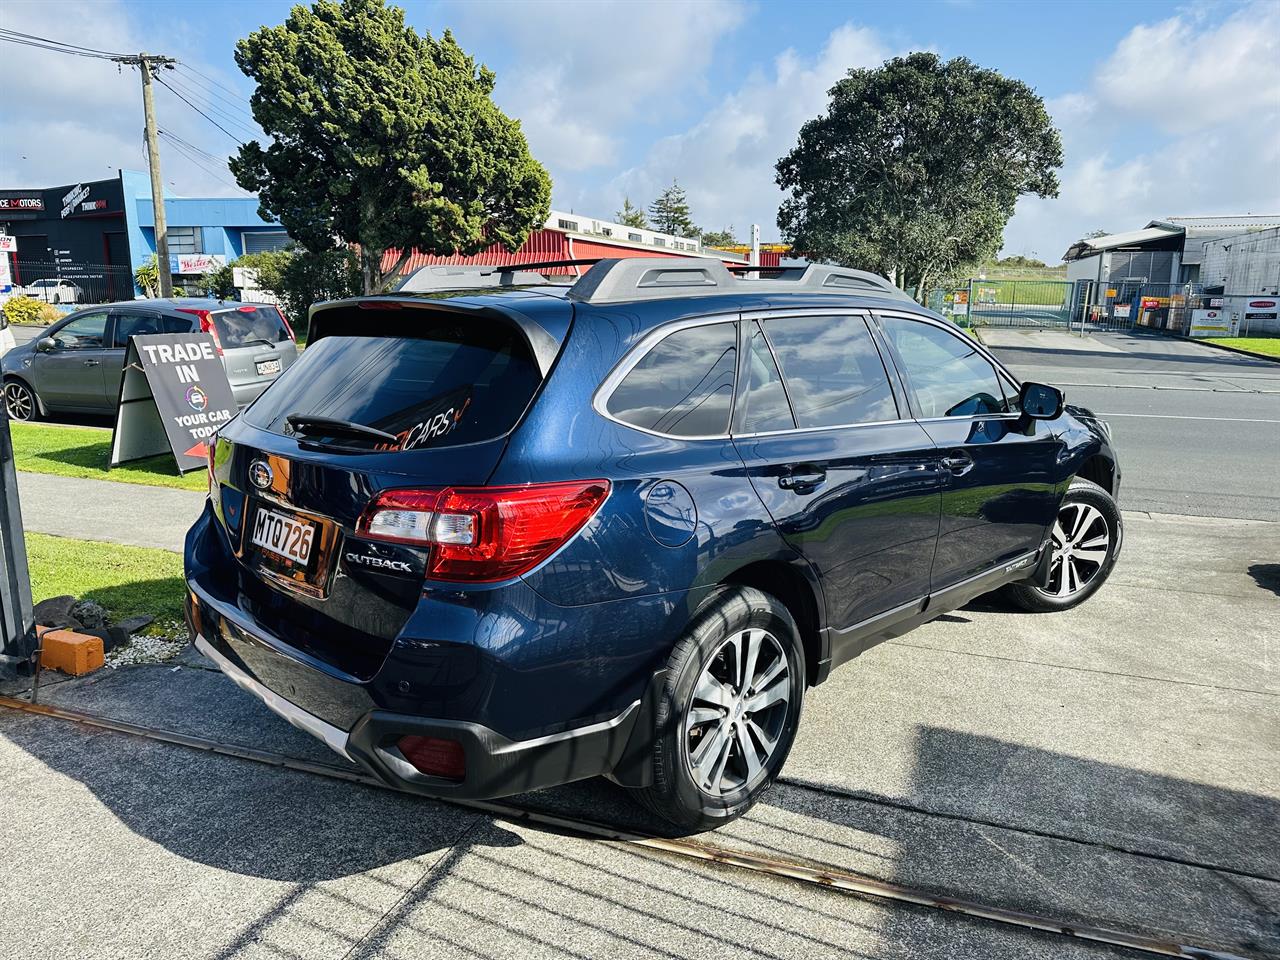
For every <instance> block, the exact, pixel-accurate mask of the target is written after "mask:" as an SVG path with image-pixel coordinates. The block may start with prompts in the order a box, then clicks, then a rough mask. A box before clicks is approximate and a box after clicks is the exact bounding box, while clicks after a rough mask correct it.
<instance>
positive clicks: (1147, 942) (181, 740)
mask: <svg viewBox="0 0 1280 960" xmlns="http://www.w3.org/2000/svg"><path fill="white" fill-rule="evenodd" d="M0 707H7V708H9V709H12V710H18V711H22V712H24V713H32V714H36V715H39V716H44V717H50V718H53V719H57V720H65V721H70V722H73V723H78V724H82V725H84V726H89V727H94V728H97V729H101V730H109V731H111V732H113V733H118V734H125V735H129V736H134V737H142V738H144V739H147V740H154V741H158V742H160V743H168V744H172V745H176V746H181V747H187V748H189V749H192V750H200V751H204V752H206V753H214V754H220V755H222V756H228V757H236V758H238V759H241V760H251V761H253V762H255V763H263V764H267V765H268V766H273V767H281V768H283V769H287V770H295V771H298V772H301V773H309V774H313V775H316V776H322V777H328V778H330V779H335V780H345V781H348V782H351V783H359V784H362V785H365V786H372V787H379V788H381V789H384V790H394V788H392V787H389V786H387V785H386V784H384V783H382V782H381V781H379V780H376V779H375V778H373V777H371V776H368V775H367V774H364V773H360V772H357V771H353V770H350V769H344V768H342V767H338V766H334V765H332V764H327V763H320V762H317V761H311V760H300V759H297V758H295V757H289V756H286V755H284V754H280V753H274V752H272V751H268V750H259V749H257V748H254V747H245V746H240V745H237V744H228V743H221V742H219V741H216V740H209V739H206V738H204V737H195V736H191V735H189V734H185V733H179V732H176V731H171V730H162V729H159V728H156V727H149V726H145V725H142V724H136V723H130V722H128V721H125V720H117V719H114V718H112V717H101V716H96V715H94V714H88V713H81V712H79V711H76V710H66V709H63V708H61V707H53V706H47V705H45V704H35V703H28V702H26V701H25V700H18V699H15V698H13V697H5V696H0ZM439 802H442V803H448V804H451V805H453V806H458V807H464V808H467V809H471V810H478V811H481V812H484V813H488V814H490V815H492V816H495V817H499V818H501V819H504V820H507V821H510V822H513V823H530V824H536V825H538V826H543V827H549V828H552V829H556V830H564V831H567V832H571V833H575V834H578V835H580V836H584V837H590V838H592V839H597V840H610V841H614V842H618V843H626V844H630V845H633V846H638V847H646V848H648V849H650V850H658V851H662V852H664V853H668V854H673V855H675V856H680V857H685V858H687V859H692V860H701V861H704V862H711V863H718V864H722V865H725V866H729V867H734V868H737V869H741V870H747V871H750V872H752V873H760V874H766V875H769V876H773V877H780V878H783V879H788V880H793V881H797V882H800V883H805V884H811V885H814V886H819V887H826V888H827V889H829V890H838V891H840V892H841V893H847V894H855V895H860V896H868V897H875V898H877V899H881V900H889V901H892V902H895V903H910V904H914V905H916V906H921V907H926V908H929V909H933V910H943V911H946V912H949V913H957V914H960V915H962V916H966V917H971V918H975V919H979V920H988V921H992V922H995V923H1001V924H1005V925H1007V926H1012V927H1018V928H1021V929H1024V930H1035V931H1039V932H1041V933H1049V934H1054V935H1058V936H1062V937H1066V938H1070V939H1073V940H1081V941H1085V942H1088V943H1096V944H1105V945H1108V946H1117V947H1123V948H1127V949H1129V950H1134V951H1137V952H1139V953H1144V954H1148V955H1152V956H1159V957H1184V958H1194V960H1254V958H1252V957H1250V956H1248V955H1243V954H1237V953H1231V952H1228V951H1223V950H1217V949H1213V948H1209V947H1201V946H1195V945H1192V944H1184V943H1176V942H1173V941H1170V940H1168V939H1166V938H1162V937H1159V936H1152V935H1146V934H1136V933H1129V932H1127V931H1124V930H1118V929H1114V928H1110V927H1104V926H1097V925H1081V924H1076V923H1070V922H1065V921H1062V920H1057V919H1054V918H1052V917H1046V916H1041V915H1038V914H1033V913H1026V912H1023V911H1020V910H1009V909H1006V908H1004V907H998V906H992V905H989V904H984V903H981V902H979V901H976V900H968V899H963V898H956V897H940V896H937V895H936V894H933V893H929V892H927V891H924V890H919V889H916V888H912V887H907V886H903V885H901V884H896V883H888V882H886V881H883V880H877V879H875V878H873V877H868V876H864V875H862V874H858V873H853V872H850V871H847V870H843V869H841V868H838V867H834V866H823V867H812V866H806V865H804V864H799V863H792V862H789V861H786V860H780V859H777V858H774V857H762V856H758V855H756V854H751V853H744V852H741V851H736V850H729V849H726V848H724V847H719V846H716V845H714V844H709V843H703V842H701V841H698V840H681V839H669V838H666V837H651V836H645V835H643V834H638V833H633V832H631V831H627V830H620V829H618V828H616V827H613V826H610V825H609V824H605V823H597V822H594V821H590V820H579V819H576V818H573V817H562V816H558V815H556V814H552V813H544V812H541V811H537V810H529V809H526V808H524V807H518V806H514V805H512V804H507V803H500V802H496V801H475V800H440V801H439Z"/></svg>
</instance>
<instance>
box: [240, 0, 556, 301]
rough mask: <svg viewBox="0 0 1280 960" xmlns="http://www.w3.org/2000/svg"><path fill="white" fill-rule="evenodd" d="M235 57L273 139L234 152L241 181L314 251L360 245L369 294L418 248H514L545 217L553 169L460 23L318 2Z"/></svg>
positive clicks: (257, 36)
mask: <svg viewBox="0 0 1280 960" xmlns="http://www.w3.org/2000/svg"><path fill="white" fill-rule="evenodd" d="M236 63H237V64H238V65H239V67H240V69H241V70H242V71H243V72H244V73H245V74H246V75H247V76H249V77H251V78H252V79H253V80H255V81H256V82H257V85H258V86H257V89H256V90H255V91H254V94H253V97H252V99H251V101H250V103H251V106H252V109H253V117H254V119H255V120H256V121H257V122H258V125H259V126H261V127H262V129H263V130H264V131H266V133H267V135H268V136H269V137H270V141H269V143H268V145H267V146H265V147H264V146H263V145H262V144H260V143H258V142H257V141H256V140H254V141H251V142H249V143H247V144H245V145H244V146H242V147H241V148H240V150H239V152H238V153H237V154H236V155H235V156H233V157H232V158H231V159H230V167H231V171H232V173H233V174H235V177H236V182H237V183H239V184H240V186H242V187H244V188H245V189H246V190H253V191H257V192H258V193H259V197H260V200H261V210H262V213H263V214H264V215H265V216H274V217H277V218H279V220H280V222H281V223H283V224H284V225H285V227H287V228H288V230H289V233H290V235H291V236H293V237H295V238H297V240H299V241H300V242H301V243H302V244H303V246H305V247H306V248H307V249H308V250H310V251H312V252H314V253H324V252H326V251H328V250H330V249H331V248H332V246H333V242H334V238H335V237H337V238H339V239H341V240H343V241H345V242H347V243H351V244H357V245H358V247H359V258H360V267H361V275H362V283H363V287H364V291H365V292H366V293H373V292H377V291H379V290H382V289H385V288H386V287H388V286H389V285H390V283H391V282H392V281H393V280H394V279H395V278H396V277H397V276H398V275H399V272H400V270H401V269H402V268H403V266H404V264H405V262H406V260H407V259H408V257H409V255H410V252H411V250H412V249H413V248H417V249H418V250H421V251H424V252H427V253H433V254H441V255H450V254H455V253H457V254H472V253H475V252H477V251H479V250H482V249H484V248H485V247H487V246H489V245H490V244H492V243H495V242H496V243H500V244H502V246H504V247H505V248H507V249H508V250H513V251H514V250H516V249H517V248H518V247H519V246H520V245H521V244H522V243H524V241H525V240H526V239H527V238H528V236H529V233H530V231H531V230H533V229H534V228H535V227H537V226H540V225H541V224H542V223H543V222H544V221H545V220H546V217H547V213H548V211H549V209H550V199H551V178H550V177H549V176H548V175H547V171H546V170H545V169H544V168H543V167H542V165H541V164H539V163H538V162H537V161H536V160H534V158H533V156H532V155H531V154H530V153H529V146H528V144H527V143H526V142H525V138H524V134H523V133H522V132H521V130H520V124H519V123H518V122H517V121H515V120H512V119H510V118H509V117H507V116H506V115H505V114H503V113H502V111H501V110H499V109H498V108H497V106H496V105H495V104H494V102H493V99H492V93H493V85H494V74H493V72H492V71H490V70H489V69H487V68H486V67H483V66H477V64H476V62H475V60H474V59H473V58H472V57H470V56H468V55H467V54H466V53H465V52H464V51H463V50H462V48H461V47H459V46H458V44H457V42H456V41H455V40H454V38H453V35H452V34H451V33H450V32H449V31H445V33H444V35H443V36H442V37H440V38H439V39H437V38H435V37H433V36H431V35H430V34H427V35H425V36H420V35H419V34H418V33H417V32H415V31H414V30H413V29H412V28H410V27H406V26H405V22H404V11H403V10H401V9H400V8H398V7H388V6H386V4H385V0H342V3H341V4H339V3H336V2H334V0H317V2H316V3H314V4H312V5H311V6H310V7H306V6H301V5H299V6H295V7H294V8H293V9H292V10H291V11H290V13H289V18H288V19H287V20H286V21H285V22H284V23H283V24H282V25H280V26H277V27H263V28H262V29H260V30H257V31H255V32H254V33H252V34H250V35H249V37H248V38H246V39H244V40H241V41H240V42H239V43H238V44H236ZM388 251H399V256H398V257H396V258H394V259H393V260H392V258H387V259H388V260H392V262H391V263H384V255H385V254H387V252H388Z"/></svg>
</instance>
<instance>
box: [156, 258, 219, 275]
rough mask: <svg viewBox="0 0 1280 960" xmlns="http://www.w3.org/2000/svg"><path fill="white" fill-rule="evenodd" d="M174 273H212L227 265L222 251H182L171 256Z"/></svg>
mask: <svg viewBox="0 0 1280 960" xmlns="http://www.w3.org/2000/svg"><path fill="white" fill-rule="evenodd" d="M169 261H170V264H171V265H172V267H173V272H174V273H212V272H213V271H214V270H219V269H221V268H222V267H225V266H226V265H227V258H226V257H225V256H223V255H222V254H220V253H180V254H177V255H173V256H170V257H169Z"/></svg>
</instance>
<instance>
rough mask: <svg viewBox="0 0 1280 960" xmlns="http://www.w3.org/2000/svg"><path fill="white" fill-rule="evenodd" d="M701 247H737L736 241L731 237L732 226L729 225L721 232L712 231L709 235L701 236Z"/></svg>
mask: <svg viewBox="0 0 1280 960" xmlns="http://www.w3.org/2000/svg"><path fill="white" fill-rule="evenodd" d="M702 245H703V246H704V247H736V246H738V245H739V244H738V241H737V240H736V239H734V236H733V224H729V226H727V227H725V229H723V230H712V231H711V232H710V233H704V234H703V235H702Z"/></svg>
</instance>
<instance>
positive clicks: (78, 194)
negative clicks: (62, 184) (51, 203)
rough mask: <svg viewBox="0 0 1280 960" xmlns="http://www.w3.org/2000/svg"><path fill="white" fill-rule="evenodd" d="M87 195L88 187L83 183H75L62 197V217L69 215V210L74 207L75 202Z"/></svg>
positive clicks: (65, 217)
mask: <svg viewBox="0 0 1280 960" xmlns="http://www.w3.org/2000/svg"><path fill="white" fill-rule="evenodd" d="M87 196H89V188H88V187H86V186H85V185H84V184H83V183H78V184H76V185H75V187H73V188H72V189H71V191H70V192H69V193H68V194H67V195H66V196H65V197H63V198H62V219H63V220H65V219H67V217H68V216H70V214H71V211H72V210H74V209H75V208H76V204H77V203H80V202H81V201H82V200H84V198H85V197H87Z"/></svg>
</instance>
